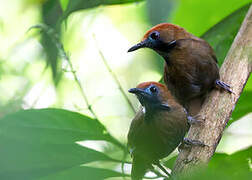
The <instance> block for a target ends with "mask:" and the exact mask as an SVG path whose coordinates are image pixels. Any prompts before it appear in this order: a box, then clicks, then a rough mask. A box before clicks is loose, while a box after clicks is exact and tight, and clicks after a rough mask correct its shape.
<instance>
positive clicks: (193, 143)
mask: <svg viewBox="0 0 252 180" xmlns="http://www.w3.org/2000/svg"><path fill="white" fill-rule="evenodd" d="M183 143H184V144H185V145H189V146H201V147H205V146H207V145H205V144H204V143H203V142H201V141H198V140H192V139H189V138H184V140H183Z"/></svg>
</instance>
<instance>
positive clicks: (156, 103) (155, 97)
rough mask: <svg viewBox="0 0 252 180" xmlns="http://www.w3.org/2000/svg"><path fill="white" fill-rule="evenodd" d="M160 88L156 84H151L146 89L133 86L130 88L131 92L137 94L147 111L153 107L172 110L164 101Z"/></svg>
mask: <svg viewBox="0 0 252 180" xmlns="http://www.w3.org/2000/svg"><path fill="white" fill-rule="evenodd" d="M159 91H160V90H159V88H158V87H157V86H155V85H151V86H149V87H147V88H145V89H141V88H132V89H130V90H129V92H130V93H134V94H136V96H137V98H138V99H139V101H140V103H141V104H142V106H144V107H145V108H146V109H147V111H148V110H150V109H152V110H155V109H163V110H170V107H169V106H168V104H164V103H163V102H162V99H161V97H160V96H159V94H160V92H159Z"/></svg>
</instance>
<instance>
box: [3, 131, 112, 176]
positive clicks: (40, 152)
mask: <svg viewBox="0 0 252 180" xmlns="http://www.w3.org/2000/svg"><path fill="white" fill-rule="evenodd" d="M31 136H32V134H31ZM0 146H1V149H0V154H1V155H2V156H1V162H0V167H1V169H0V179H35V178H38V177H43V176H47V175H51V174H55V173H58V172H61V171H65V170H67V171H70V170H69V169H71V168H73V167H79V166H80V165H82V164H85V163H89V162H93V161H115V160H113V159H111V158H109V157H108V156H107V155H105V154H103V153H101V152H98V151H95V150H92V149H89V148H86V147H82V146H79V145H77V144H74V143H72V144H50V143H48V144H46V143H41V142H40V141H39V139H37V143H32V144H31V143H26V142H25V141H14V140H12V139H7V138H3V139H2V138H1V141H0Z"/></svg>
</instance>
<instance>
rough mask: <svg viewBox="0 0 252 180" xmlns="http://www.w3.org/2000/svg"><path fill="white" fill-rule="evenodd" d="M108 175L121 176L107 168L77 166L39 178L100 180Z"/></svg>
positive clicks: (51, 179) (44, 179)
mask: <svg viewBox="0 0 252 180" xmlns="http://www.w3.org/2000/svg"><path fill="white" fill-rule="evenodd" d="M109 177H122V174H121V173H119V172H115V171H112V170H108V169H101V168H93V167H86V166H79V167H74V168H72V169H68V170H66V171H62V172H59V173H57V174H53V175H50V176H47V177H45V178H41V179H39V180H69V179H73V180H86V179H87V180H88V179H90V180H102V179H105V178H109Z"/></svg>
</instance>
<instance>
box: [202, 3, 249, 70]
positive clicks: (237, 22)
mask: <svg viewBox="0 0 252 180" xmlns="http://www.w3.org/2000/svg"><path fill="white" fill-rule="evenodd" d="M249 7H250V4H247V5H245V6H244V7H242V8H240V9H238V10H237V11H235V12H234V13H232V14H231V15H229V16H228V17H226V18H224V19H223V20H222V21H221V22H219V23H218V24H216V25H215V26H213V27H212V28H210V29H209V30H208V31H207V32H206V33H204V34H203V35H202V36H201V38H203V39H205V40H206V41H208V42H209V43H210V45H211V46H212V47H213V49H214V50H215V53H216V55H217V58H218V63H219V65H221V64H222V63H223V61H224V59H225V57H226V54H227V52H228V50H229V48H230V47H231V44H232V42H233V40H234V38H235V36H236V34H237V32H238V30H239V29H240V26H241V23H242V21H243V19H244V17H245V15H246V13H247V11H248V8H249Z"/></svg>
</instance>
